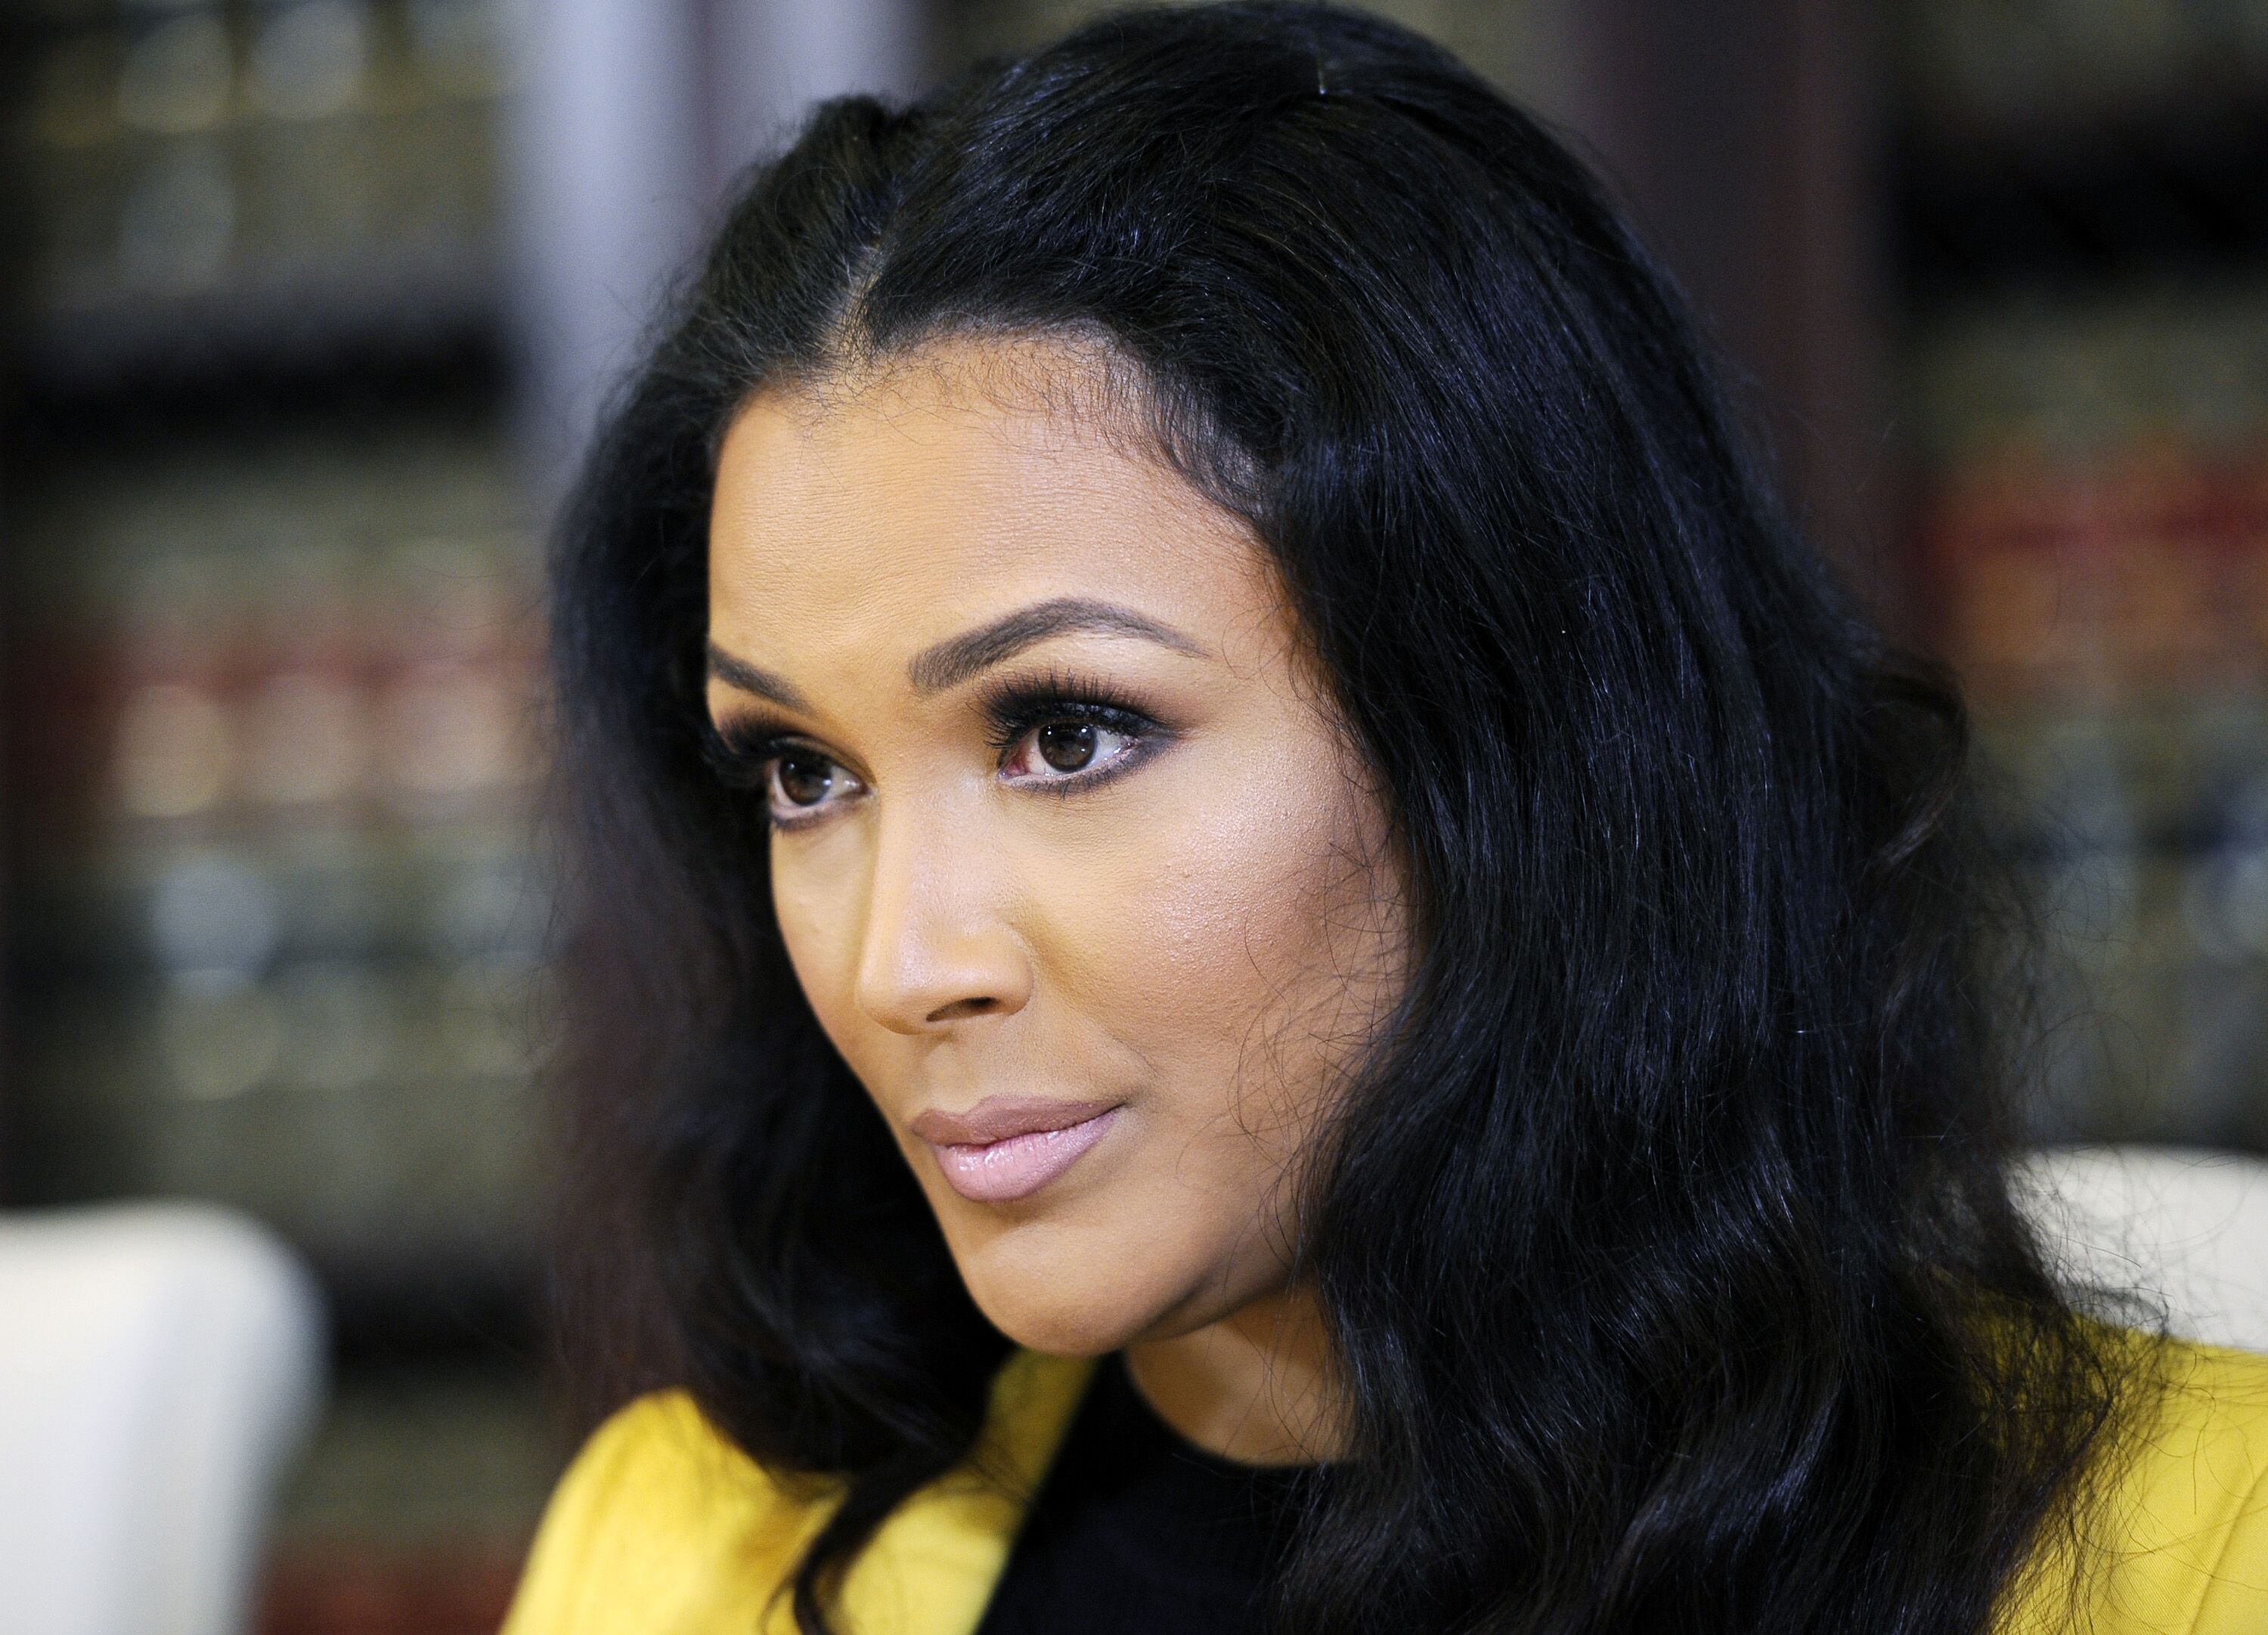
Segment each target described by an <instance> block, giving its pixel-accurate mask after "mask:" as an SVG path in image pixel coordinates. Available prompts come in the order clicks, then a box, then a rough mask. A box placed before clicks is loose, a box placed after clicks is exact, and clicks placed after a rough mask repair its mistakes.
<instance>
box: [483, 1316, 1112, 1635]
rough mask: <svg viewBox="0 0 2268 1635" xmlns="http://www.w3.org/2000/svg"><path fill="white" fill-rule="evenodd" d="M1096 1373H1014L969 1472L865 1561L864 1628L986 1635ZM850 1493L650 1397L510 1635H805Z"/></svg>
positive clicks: (523, 1596) (1017, 1357) (527, 1581)
mask: <svg viewBox="0 0 2268 1635" xmlns="http://www.w3.org/2000/svg"><path fill="white" fill-rule="evenodd" d="M1090 1372H1091V1365H1089V1364H1087V1363H1085V1362H1080V1361H1076V1360H1071V1359H1061V1358H1052V1357H1042V1356H1040V1355H1039V1354H1037V1353H1035V1352H1031V1351H1019V1352H1016V1353H1014V1354H1013V1355H1012V1356H1011V1357H1010V1358H1009V1359H1008V1361H1007V1363H1006V1364H1005V1366H1003V1367H1002V1368H1001V1370H1000V1373H999V1374H998V1377H997V1378H996V1379H995V1381H993V1386H992V1393H991V1403H990V1414H989V1417H988V1418H987V1421H986V1426H985V1434H984V1437H983V1439H982V1440H981V1441H980V1443H979V1445H978V1447H977V1448H976V1450H975V1451H974V1452H973V1453H972V1455H971V1456H970V1458H969V1459H968V1462H966V1463H965V1464H964V1465H963V1466H962V1467H961V1469H957V1470H955V1471H954V1472H951V1473H949V1474H948V1475H947V1476H946V1477H940V1478H939V1480H938V1481H936V1482H934V1483H932V1484H930V1485H929V1486H928V1487H927V1488H924V1490H923V1491H921V1492H919V1493H917V1494H916V1495H915V1496H914V1497H913V1498H911V1499H908V1500H907V1501H906V1502H905V1503H903V1504H902V1505H901V1506H899V1508H898V1509H897V1511H896V1512H895V1513H893V1514H892V1516H891V1518H890V1520H889V1521H887V1523H885V1524H884V1526H883V1527H882V1528H881V1530H880V1532H879V1533H878V1534H877V1535H876V1536H875V1537H874V1539H873V1543H870V1544H869V1545H868V1546H867V1548H866V1549H865V1550H864V1551H862V1552H861V1553H860V1556H859V1558H858V1562H857V1564H856V1565H855V1566H854V1567H853V1569H852V1571H851V1573H850V1574H849V1576H848V1578H847V1580H846V1581H845V1582H844V1584H843V1588H842V1595H843V1610H844V1612H845V1614H846V1617H848V1619H849V1622H850V1624H851V1627H854V1628H858V1629H862V1630H874V1631H900V1632H901V1635H930V1631H946V1630H957V1629H967V1628H970V1627H973V1626H974V1624H975V1623H976V1617H977V1615H978V1614H979V1613H980V1612H981V1611H982V1610H983V1604H984V1599H985V1597H986V1596H987V1595H988V1594H990V1590H991V1587H992V1583H993V1580H994V1579H995V1578H996V1577H997V1576H998V1572H999V1571H1000V1567H1001V1565H1002V1564H1003V1562H1004V1561H1005V1558H1006V1555H1007V1550H1008V1545H1009V1543H1010V1541H1011V1540H1012V1539H1013V1536H1014V1534H1015V1530H1016V1527H1017V1524H1018V1522H1019V1521H1021V1519H1022V1515H1023V1506H1024V1504H1025V1502H1026V1500H1027V1499H1028V1498H1029V1496H1030V1494H1031V1492H1032V1491H1033V1490H1034V1489H1035V1487H1036V1486H1037V1485H1038V1483H1039V1480H1040V1477H1042V1474H1043V1473H1044V1472H1045V1470H1046V1468H1047V1465H1048V1463H1049V1460H1050V1459H1051V1458H1052V1457H1053V1455H1054V1453H1055V1449H1056V1447H1057V1444H1058V1443H1059V1442H1060V1441H1061V1440H1062V1438H1063V1434H1064V1429H1065V1428H1066V1426H1067V1425H1069V1422H1070V1419H1071V1412H1072V1410H1074V1409H1075V1408H1076V1407H1077V1405H1078V1403H1079V1397H1080V1396H1081V1395H1082V1393H1083V1392H1084V1390H1085V1388H1086V1381H1087V1377H1088V1374H1089V1373H1090ZM838 1493H839V1488H838V1486H837V1484H835V1483H834V1482H832V1481H829V1480H827V1479H825V1478H819V1477H811V1478H797V1477H780V1476H776V1475H774V1474H773V1473H771V1472H770V1471H768V1470H766V1469H764V1468H763V1467H762V1466H761V1465H759V1464H757V1463H756V1462H755V1461H754V1460H753V1459H751V1458H749V1457H748V1455H747V1454H745V1453H743V1452H742V1451H741V1450H740V1447H738V1446H737V1445H735V1444H734V1443H733V1440H732V1439H731V1438H729V1437H728V1436H726V1435H725V1433H724V1432H722V1431H720V1430H718V1428H717V1427H716V1425H713V1424H711V1422H710V1420H709V1419H708V1418H707V1417H706V1416H705V1415H703V1413H702V1411H701V1410H700V1408H699V1407H698V1406H696V1403H694V1400H693V1398H692V1397H691V1396H689V1395H688V1394H686V1393H685V1392H683V1391H663V1392H659V1393H656V1394H655V1395H653V1396H644V1397H640V1398H639V1399H638V1400H637V1401H636V1402H634V1403H630V1405H629V1406H628V1407H627V1408H624V1409H622V1410H621V1411H619V1412H618V1413H616V1414H615V1416H614V1417H613V1418H610V1419H608V1421H607V1422H606V1423H605V1424H604V1425H600V1427H599V1429H598V1431H597V1432H595V1433H593V1436H592V1437H591V1440H589V1441H588V1442H586V1443H585V1445H584V1447H583V1450H582V1452H581V1453H579V1454H578V1455H576V1456H575V1460H574V1462H573V1463H572V1464H571V1465H570V1466H569V1467H568V1469H567V1474H566V1475H565V1476H564V1477H562V1478H561V1479H560V1483H559V1486H558V1488H557V1489H556V1491H555V1492H554V1493H553V1494H552V1498H551V1503H550V1506H549V1508H548V1509H547V1510H546V1511H545V1512H544V1517H543V1523H542V1526H541V1528H539V1529H538V1530H537V1533H536V1537H535V1545H534V1549H533V1550H531V1551H530V1552H529V1555H528V1561H527V1571H526V1572H524V1573H523V1574H522V1575H521V1580H520V1585H519V1592H518V1594H516V1595H515V1597H514V1598H513V1602H512V1616H511V1617H510V1618H509V1619H508V1620H507V1621H506V1623H505V1624H504V1635H622V1631H637V1635H693V1632H694V1631H701V1632H702V1635H707V1632H708V1631H715V1630H744V1631H750V1632H751V1635H755V1631H763V1632H764V1635H771V1632H772V1631H792V1629H793V1627H794V1619H793V1617H792V1616H791V1612H790V1609H789V1607H788V1605H787V1597H786V1596H784V1595H783V1594H780V1593H779V1592H780V1589H781V1587H782V1586H783V1585H784V1584H785V1583H786V1582H787V1581H788V1580H789V1578H790V1576H791V1575H792V1572H793V1571H794V1568H795V1565H796V1563H797V1562H798V1561H799V1559H800V1558H801V1557H802V1555H803V1551H804V1548H805V1546H806V1544H808V1543H810V1541H811V1538H812V1536H813V1535H814V1534H815V1533H816V1532H817V1531H818V1529H819V1528H820V1526H821V1524H822V1523H823V1522H824V1521H825V1520H826V1519H827V1517H828V1514H829V1513H832V1511H833V1509H834V1506H835V1504H836V1499H837V1496H838Z"/></svg>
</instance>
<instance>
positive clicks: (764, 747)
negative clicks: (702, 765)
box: [701, 720, 793, 791]
mask: <svg viewBox="0 0 2268 1635" xmlns="http://www.w3.org/2000/svg"><path fill="white" fill-rule="evenodd" d="M792 741H793V740H792V736H791V735H790V734H788V733H784V732H781V731H779V730H778V729H777V728H776V727H774V726H773V725H771V724H770V722H767V721H752V720H735V721H733V722H731V723H729V724H728V725H725V726H723V727H718V726H717V725H713V724H711V723H706V722H704V723H703V726H702V731H701V758H702V759H703V761H705V762H708V763H709V770H710V771H711V772H712V773H714V774H715V775H716V777H717V780H718V782H719V783H721V784H724V785H725V788H727V789H737V790H743V791H747V790H762V788H764V787H765V785H766V783H767V781H768V780H767V777H766V769H767V768H768V767H769V766H770V762H771V761H772V758H773V757H774V756H776V755H779V754H780V752H781V751H782V750H784V748H787V747H788V745H789V744H790V743H791V742H792Z"/></svg>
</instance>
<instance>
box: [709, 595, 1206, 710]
mask: <svg viewBox="0 0 2268 1635" xmlns="http://www.w3.org/2000/svg"><path fill="white" fill-rule="evenodd" d="M1073 630H1088V631H1099V632H1101V633H1102V634H1104V635H1109V636H1132V637H1139V638H1140V639H1142V640H1144V641H1150V642H1155V643H1157V644H1159V645H1160V646H1161V647H1170V648H1172V649H1173V650H1174V651H1175V652H1182V653H1189V654H1190V655H1192V656H1193V657H1199V658H1202V657H1203V656H1204V648H1203V647H1202V646H1200V645H1199V644H1197V642H1195V641H1193V640H1191V639H1190V638H1189V637H1187V636H1184V635H1182V633H1181V632H1180V631H1179V630H1175V629H1174V627H1173V626H1172V625H1170V624H1161V623H1160V622H1158V621H1157V620H1155V619H1152V618H1151V617H1149V616H1148V615H1145V614H1139V613H1136V612H1135V611H1134V610H1133V609H1132V608H1121V607H1119V606H1117V605H1116V603H1114V602H1107V601H1093V600H1088V599H1087V598H1086V597H1083V596H1058V597H1057V598H1056V599H1054V600H1052V601H1042V602H1035V603H1033V604H1032V605H1031V606H1030V607H1028V608H1018V609H1017V610H1016V611H1015V612H1013V613H1010V614H1004V615H1001V616H1000V617H999V618H998V619H995V620H993V621H992V622H991V623H990V624H983V625H979V626H978V627H977V628H976V629H975V630H969V631H967V632H964V633H963V634H961V635H960V636H954V637H947V638H946V639H945V640H944V641H941V642H939V643H938V644H937V645H936V646H934V647H931V648H928V649H926V650H925V651H924V652H920V653H917V654H916V655H915V657H914V659H913V660H912V662H911V663H909V664H908V665H907V666H906V679H907V680H908V681H910V682H912V683H913V689H914V690H915V691H916V692H917V693H938V692H943V691H944V690H945V689H946V688H948V687H958V686H959V685H960V684H961V682H963V681H968V679H969V678H970V677H971V676H973V675H976V674H979V673H981V672H983V671H985V670H989V669H990V668H991V667H993V666H994V665H996V664H1005V663H1006V662H1007V661H1008V660H1009V659H1013V658H1014V657H1015V656H1016V655H1017V654H1018V653H1020V652H1023V651H1024V649H1026V648H1027V647H1032V646H1036V645H1037V644H1040V643H1041V642H1044V641H1046V640H1048V639H1049V637H1057V636H1063V635H1067V634H1069V633H1070V632H1071V631H1073ZM725 679H726V680H728V681H729V680H730V679H731V678H730V677H726V678H725Z"/></svg>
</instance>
